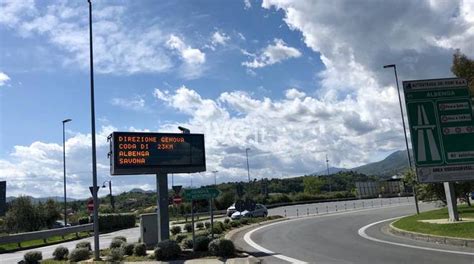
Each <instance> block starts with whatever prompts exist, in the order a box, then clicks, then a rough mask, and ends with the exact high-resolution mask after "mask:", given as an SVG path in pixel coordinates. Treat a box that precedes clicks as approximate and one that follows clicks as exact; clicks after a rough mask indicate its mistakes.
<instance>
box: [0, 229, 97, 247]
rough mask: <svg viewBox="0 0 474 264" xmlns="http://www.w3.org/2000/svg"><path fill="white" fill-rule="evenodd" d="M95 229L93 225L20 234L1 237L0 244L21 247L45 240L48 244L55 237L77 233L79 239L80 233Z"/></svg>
mask: <svg viewBox="0 0 474 264" xmlns="http://www.w3.org/2000/svg"><path fill="white" fill-rule="evenodd" d="M93 229H94V227H93V224H85V225H77V226H71V227H63V228H57V229H50V230H41V231H34V232H27V233H18V234H13V235H7V236H0V244H7V243H18V245H19V246H21V245H20V244H21V242H24V241H30V240H38V239H43V241H45V242H46V239H48V238H50V237H53V236H62V237H64V236H65V235H68V234H71V233H76V236H77V237H79V232H85V231H92V230H93Z"/></svg>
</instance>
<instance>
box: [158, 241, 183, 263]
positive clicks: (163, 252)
mask: <svg viewBox="0 0 474 264" xmlns="http://www.w3.org/2000/svg"><path fill="white" fill-rule="evenodd" d="M180 253H181V248H180V247H179V245H178V243H176V241H173V240H165V241H162V242H159V243H158V244H157V246H156V248H155V259H156V260H170V259H175V258H177V257H178V256H179V254H180Z"/></svg>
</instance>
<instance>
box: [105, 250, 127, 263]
mask: <svg viewBox="0 0 474 264" xmlns="http://www.w3.org/2000/svg"><path fill="white" fill-rule="evenodd" d="M123 254H124V252H123V249H122V248H112V249H111V250H110V253H109V255H108V256H107V258H106V260H107V262H112V263H116V262H120V261H121V260H123Z"/></svg>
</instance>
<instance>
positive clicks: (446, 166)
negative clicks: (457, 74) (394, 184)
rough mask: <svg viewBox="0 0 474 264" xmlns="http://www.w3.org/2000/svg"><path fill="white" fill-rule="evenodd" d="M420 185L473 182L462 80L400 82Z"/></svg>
mask: <svg viewBox="0 0 474 264" xmlns="http://www.w3.org/2000/svg"><path fill="white" fill-rule="evenodd" d="M403 90H404V92H405V101H406V109H407V115H408V123H409V128H410V134H411V142H412V147H413V156H414V157H415V165H416V170H417V175H418V180H419V181H420V182H449V181H465V180H472V179H474V118H473V117H474V113H473V112H474V110H473V108H472V102H471V99H470V96H469V90H468V86H467V81H466V80H465V79H458V78H449V79H434V80H417V81H404V82H403Z"/></svg>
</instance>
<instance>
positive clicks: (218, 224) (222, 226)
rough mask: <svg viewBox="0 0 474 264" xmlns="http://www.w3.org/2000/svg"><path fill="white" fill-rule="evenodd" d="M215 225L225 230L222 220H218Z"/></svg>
mask: <svg viewBox="0 0 474 264" xmlns="http://www.w3.org/2000/svg"><path fill="white" fill-rule="evenodd" d="M214 226H217V227H219V228H220V229H222V231H224V230H225V228H224V223H222V222H219V221H217V222H215V223H214Z"/></svg>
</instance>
